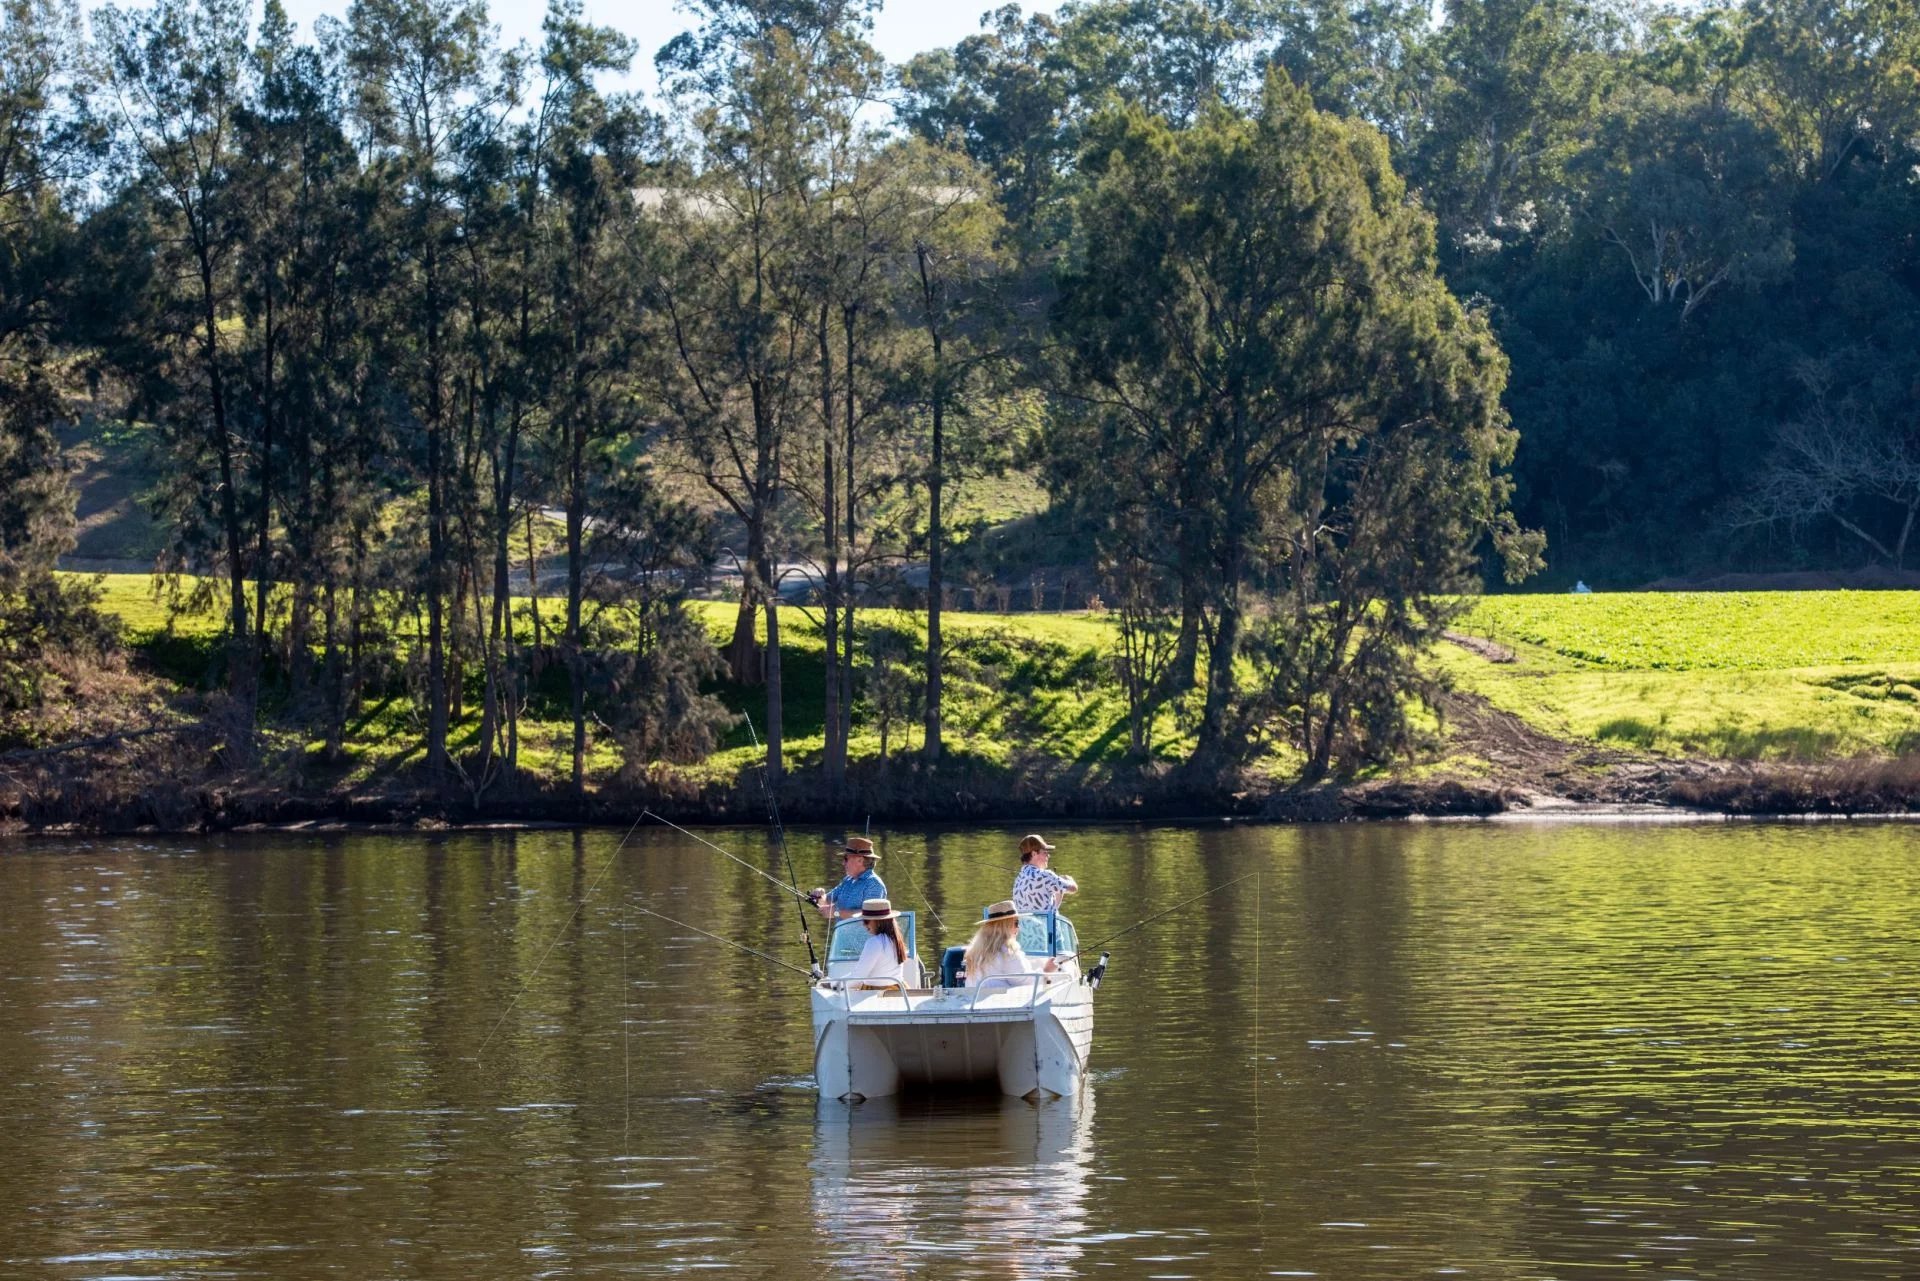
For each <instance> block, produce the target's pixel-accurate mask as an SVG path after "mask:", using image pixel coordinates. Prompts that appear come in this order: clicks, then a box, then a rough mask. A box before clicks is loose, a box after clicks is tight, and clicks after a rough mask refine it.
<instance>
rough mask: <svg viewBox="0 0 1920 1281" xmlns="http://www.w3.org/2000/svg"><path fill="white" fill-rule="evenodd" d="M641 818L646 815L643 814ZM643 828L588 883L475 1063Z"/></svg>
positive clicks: (475, 1054)
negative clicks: (621, 853) (622, 852)
mask: <svg viewBox="0 0 1920 1281" xmlns="http://www.w3.org/2000/svg"><path fill="white" fill-rule="evenodd" d="M641 817H642V818H644V817H646V816H645V815H644V814H643V815H641ZM639 828H640V819H638V818H636V819H634V820H633V826H632V827H629V828H628V829H627V834H626V835H625V836H623V837H621V838H620V843H619V844H618V845H616V846H614V847H613V853H612V854H609V855H608V856H607V861H606V862H605V863H603V864H601V865H600V870H599V871H598V872H596V873H594V877H593V880H591V881H589V882H588V883H587V888H586V891H585V892H584V893H583V894H581V895H580V901H579V902H578V903H575V904H574V905H573V911H572V912H570V913H568V914H567V919H566V920H565V921H563V922H561V925H560V928H559V929H558V930H556V931H554V935H553V941H552V942H551V943H549V944H547V950H546V951H544V952H542V953H540V959H539V960H538V961H535V962H534V965H533V972H532V973H531V974H529V975H527V979H526V982H524V983H522V984H521V985H520V990H519V991H518V992H515V993H514V994H513V999H512V1000H511V1001H508V1002H507V1008H506V1009H504V1010H502V1011H500V1017H499V1018H497V1019H495V1020H494V1022H493V1026H492V1027H491V1028H488V1029H487V1035H486V1036H485V1037H484V1038H483V1039H482V1040H481V1042H480V1048H479V1049H477V1050H475V1051H474V1052H473V1057H474V1061H475V1062H478V1061H479V1060H480V1059H481V1058H482V1057H483V1056H485V1054H486V1052H487V1046H488V1045H490V1044H492V1042H493V1037H494V1034H495V1033H496V1032H498V1031H499V1030H500V1025H501V1024H502V1023H505V1022H506V1021H507V1016H508V1015H509V1014H512V1013H513V1007H514V1006H516V1005H518V1004H520V998H521V997H523V996H525V995H526V994H527V993H528V992H530V991H532V990H533V981H534V980H535V979H537V978H539V977H540V967H541V966H543V965H545V964H546V963H547V958H548V957H549V956H552V955H553V949H554V948H556V947H558V946H560V940H561V939H563V938H565V937H566V933H567V931H568V930H569V929H571V928H573V923H574V921H576V920H577V919H579V916H580V911H581V909H582V908H584V907H586V905H587V900H588V899H590V898H592V897H593V892H594V890H596V889H598V888H599V886H600V882H601V881H602V880H604V879H605V878H606V875H607V871H608V869H609V868H611V867H612V866H613V865H614V864H615V863H616V862H618V861H619V859H620V851H621V850H624V849H625V848H627V842H628V841H630V840H632V839H633V834H634V833H635V832H636V831H638V830H639Z"/></svg>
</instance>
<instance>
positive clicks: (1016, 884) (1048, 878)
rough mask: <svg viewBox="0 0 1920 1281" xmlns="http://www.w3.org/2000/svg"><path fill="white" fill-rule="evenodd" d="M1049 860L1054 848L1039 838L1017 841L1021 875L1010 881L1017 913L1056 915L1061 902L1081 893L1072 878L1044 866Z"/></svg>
mask: <svg viewBox="0 0 1920 1281" xmlns="http://www.w3.org/2000/svg"><path fill="white" fill-rule="evenodd" d="M1052 860H1053V846H1051V845H1049V844H1047V843H1046V842H1045V841H1043V840H1041V839H1040V838H1039V837H1038V836H1023V837H1021V838H1020V875H1018V876H1016V877H1014V878H1013V903H1014V906H1015V907H1017V908H1019V910H1020V911H1022V912H1057V911H1059V910H1060V900H1061V899H1063V898H1065V897H1066V896H1067V895H1069V894H1078V893H1079V892H1080V885H1079V883H1078V882H1076V881H1075V880H1074V879H1073V878H1072V877H1071V876H1066V875H1064V874H1062V873H1060V872H1055V871H1052V870H1050V869H1049V868H1048V867H1047V864H1048V863H1050V862H1051V861H1052Z"/></svg>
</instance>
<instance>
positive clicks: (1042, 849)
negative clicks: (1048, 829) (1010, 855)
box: [1020, 835, 1053, 861]
mask: <svg viewBox="0 0 1920 1281" xmlns="http://www.w3.org/2000/svg"><path fill="white" fill-rule="evenodd" d="M1052 852H1053V846H1051V845H1049V844H1047V843H1046V841H1044V840H1042V839H1041V838H1040V837H1039V836H1038V835H1034V836H1023V837H1021V838H1020V858H1021V860H1022V861H1025V860H1026V859H1029V858H1031V857H1033V856H1034V855H1035V854H1040V853H1049V854H1050V853H1052Z"/></svg>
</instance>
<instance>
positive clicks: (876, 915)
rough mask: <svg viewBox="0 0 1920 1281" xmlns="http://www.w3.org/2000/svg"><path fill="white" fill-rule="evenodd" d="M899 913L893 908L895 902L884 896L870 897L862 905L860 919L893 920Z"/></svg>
mask: <svg viewBox="0 0 1920 1281" xmlns="http://www.w3.org/2000/svg"><path fill="white" fill-rule="evenodd" d="M899 915H900V913H898V912H896V911H894V910H893V904H892V903H890V902H888V901H887V900H886V899H883V898H870V899H868V900H867V901H866V902H864V903H862V904H861V905H860V919H861V920H863V921H891V920H894V919H896V918H898V917H899Z"/></svg>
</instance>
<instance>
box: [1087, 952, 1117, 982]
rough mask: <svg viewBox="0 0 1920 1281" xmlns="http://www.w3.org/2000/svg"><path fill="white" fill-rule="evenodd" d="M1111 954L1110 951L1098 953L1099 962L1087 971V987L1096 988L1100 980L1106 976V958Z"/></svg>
mask: <svg viewBox="0 0 1920 1281" xmlns="http://www.w3.org/2000/svg"><path fill="white" fill-rule="evenodd" d="M1111 955H1113V953H1111V952H1102V953H1100V960H1099V962H1098V963H1097V964H1095V965H1094V967H1093V968H1092V969H1090V970H1088V971H1087V986H1088V987H1091V988H1098V987H1099V986H1100V980H1101V979H1103V978H1105V977H1107V958H1108V957H1109V956H1111Z"/></svg>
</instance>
